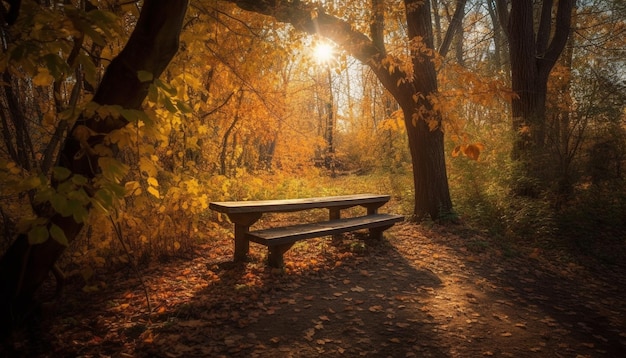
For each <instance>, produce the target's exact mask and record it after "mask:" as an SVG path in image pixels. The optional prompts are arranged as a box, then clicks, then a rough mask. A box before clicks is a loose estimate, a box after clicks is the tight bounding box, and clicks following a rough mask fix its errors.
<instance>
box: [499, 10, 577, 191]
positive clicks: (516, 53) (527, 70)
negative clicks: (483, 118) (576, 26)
mask: <svg viewBox="0 0 626 358" xmlns="http://www.w3.org/2000/svg"><path fill="white" fill-rule="evenodd" d="M573 4H574V0H559V1H558V5H557V11H556V19H555V20H556V21H554V26H552V23H553V21H552V14H553V7H554V4H553V1H552V0H544V1H543V2H542V8H541V12H540V18H539V19H536V18H535V17H534V14H535V11H534V8H533V2H531V1H512V2H511V9H510V12H509V11H508V9H507V7H506V2H505V1H503V0H498V1H497V5H498V12H499V15H500V16H499V18H500V19H501V21H503V22H504V23H503V24H502V26H503V27H504V28H505V29H506V31H507V35H508V37H509V48H510V50H509V56H510V61H511V86H512V88H513V91H514V92H515V94H516V95H517V96H516V97H514V98H513V100H512V102H511V111H512V116H513V118H512V125H513V131H514V132H515V134H516V140H515V143H514V147H513V152H512V157H513V159H514V160H516V161H518V162H519V163H520V167H519V168H520V169H521V173H520V175H521V176H522V177H525V178H527V179H528V180H527V181H521V183H522V185H521V187H520V188H516V191H518V193H519V194H522V195H530V196H534V195H537V193H538V189H539V187H538V186H537V185H538V184H540V183H541V178H542V171H543V170H542V168H543V167H545V165H546V163H545V162H544V160H543V159H544V156H545V137H546V97H547V88H548V77H549V75H550V71H551V70H552V68H553V67H554V64H555V63H556V61H557V59H558V57H559V55H560V54H561V52H562V51H563V49H564V47H565V44H566V43H567V38H568V36H569V31H570V22H571V15H572V7H573ZM535 28H536V29H537V31H536V32H535Z"/></svg>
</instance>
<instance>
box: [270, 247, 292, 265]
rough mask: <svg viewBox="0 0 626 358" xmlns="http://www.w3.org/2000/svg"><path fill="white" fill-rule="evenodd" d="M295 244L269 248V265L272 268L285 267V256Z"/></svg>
mask: <svg viewBox="0 0 626 358" xmlns="http://www.w3.org/2000/svg"><path fill="white" fill-rule="evenodd" d="M292 246H293V244H284V245H277V246H269V247H268V248H267V252H268V254H267V263H268V264H269V265H270V267H274V268H281V267H283V266H284V265H285V262H284V261H283V254H284V253H285V252H287V250H289V249H290V248H291V247H292Z"/></svg>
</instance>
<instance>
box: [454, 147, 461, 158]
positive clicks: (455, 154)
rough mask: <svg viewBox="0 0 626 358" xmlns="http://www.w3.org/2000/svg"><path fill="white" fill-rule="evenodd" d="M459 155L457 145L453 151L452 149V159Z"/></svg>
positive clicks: (459, 151) (459, 150) (459, 149)
mask: <svg viewBox="0 0 626 358" xmlns="http://www.w3.org/2000/svg"><path fill="white" fill-rule="evenodd" d="M459 154H461V146H460V145H457V146H456V147H454V149H452V158H456V157H458V156H459Z"/></svg>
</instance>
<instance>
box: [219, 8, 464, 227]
mask: <svg viewBox="0 0 626 358" xmlns="http://www.w3.org/2000/svg"><path fill="white" fill-rule="evenodd" d="M231 2H233V3H235V4H237V5H238V6H239V7H241V8H242V9H245V10H250V11H254V12H258V13H262V14H265V15H269V16H272V17H274V18H275V19H276V20H278V21H281V22H287V23H290V24H292V25H293V26H294V27H295V28H296V29H298V30H301V31H304V32H306V33H309V34H317V35H319V36H323V37H326V38H329V39H330V40H332V41H334V42H335V43H336V44H337V45H338V46H339V47H340V48H341V49H342V50H344V51H346V52H347V53H348V54H350V55H351V56H353V57H355V58H357V59H358V60H360V61H361V62H362V63H364V64H366V65H368V66H369V67H370V68H371V70H372V71H373V72H374V73H375V74H376V76H377V77H378V79H379V81H380V82H381V83H382V84H383V86H384V87H385V89H386V90H387V91H389V93H391V95H392V96H393V97H394V99H395V100H396V101H397V102H398V104H399V105H400V108H401V109H402V112H403V116H404V122H405V126H406V128H407V134H408V139H409V149H410V153H411V158H412V163H413V183H414V188H415V205H414V214H415V217H416V218H417V219H422V218H424V217H426V216H430V217H431V218H433V219H442V218H445V217H448V216H449V215H450V214H451V213H452V201H451V199H450V193H449V188H448V181H447V173H446V164H445V153H444V139H443V128H442V117H441V113H440V112H439V111H438V110H437V109H436V108H434V106H433V102H432V97H433V96H435V95H436V94H437V73H436V69H435V64H434V62H433V59H434V57H435V56H436V51H435V49H434V42H433V40H434V38H433V28H432V18H431V6H430V1H418V0H406V1H403V2H402V4H397V5H395V6H392V7H390V6H388V5H387V4H386V3H384V2H382V1H379V0H372V1H371V2H370V3H369V4H368V6H367V7H363V8H360V11H357V12H356V13H349V12H348V11H347V8H348V5H349V4H350V2H346V3H345V4H344V3H341V4H333V6H332V7H329V8H328V9H326V8H324V7H323V6H321V5H312V4H308V3H304V2H281V1H262V2H257V1H246V0H238V1H231ZM464 4H465V2H464V1H458V2H457V6H459V7H458V9H460V10H459V11H458V13H459V15H457V16H462V14H463V11H462V8H463V6H464ZM344 6H345V9H344V10H346V11H345V12H344V13H341V12H337V13H331V11H333V10H335V11H336V10H342V7H344ZM327 10H328V11H327ZM399 13H403V14H404V15H403V17H404V20H403V21H402V20H400V19H399V18H398V17H397V15H399ZM357 19H360V21H359V20H357ZM392 21H402V22H403V26H402V29H401V30H400V29H399V30H398V31H395V32H394V33H392V32H390V27H389V23H390V22H392ZM452 25H453V26H450V28H449V29H448V31H449V32H452V33H454V31H456V30H457V29H458V26H460V21H454V22H452ZM392 38H396V39H398V38H399V39H400V40H399V41H403V44H401V45H398V44H397V43H396V44H391V43H389V39H392ZM446 43H450V41H446ZM392 45H393V46H392ZM442 52H443V53H444V54H445V52H447V48H444V49H442Z"/></svg>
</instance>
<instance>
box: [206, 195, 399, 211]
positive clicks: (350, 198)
mask: <svg viewBox="0 0 626 358" xmlns="http://www.w3.org/2000/svg"><path fill="white" fill-rule="evenodd" d="M389 199H390V196H389V195H378V194H356V195H340V196H327V197H319V198H303V199H285V200H256V201H220V202H212V203H210V204H209V207H210V208H211V209H212V210H215V211H219V212H221V213H226V214H238V213H252V212H256V213H268V212H290V211H300V210H308V209H319V208H329V209H330V208H343V209H345V208H350V207H353V206H358V205H362V206H373V207H380V206H382V205H383V204H385V203H386V202H388V201H389Z"/></svg>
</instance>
